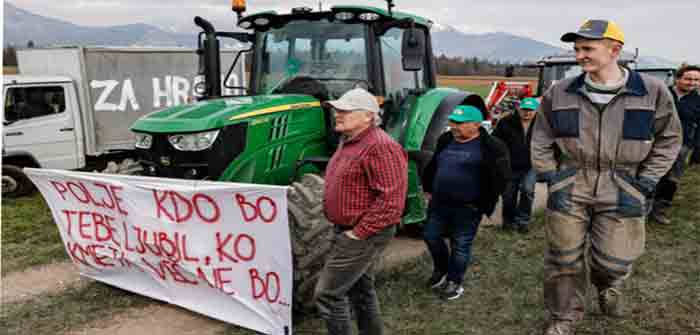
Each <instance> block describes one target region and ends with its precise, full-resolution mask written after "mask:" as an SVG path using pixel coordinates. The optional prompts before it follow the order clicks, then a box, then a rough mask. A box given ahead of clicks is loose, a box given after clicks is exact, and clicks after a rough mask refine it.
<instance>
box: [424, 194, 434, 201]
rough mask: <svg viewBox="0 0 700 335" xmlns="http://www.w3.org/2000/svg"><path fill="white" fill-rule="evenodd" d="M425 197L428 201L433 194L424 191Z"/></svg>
mask: <svg viewBox="0 0 700 335" xmlns="http://www.w3.org/2000/svg"><path fill="white" fill-rule="evenodd" d="M423 197H425V200H428V201H430V200H432V199H433V195H432V194H430V193H428V192H423Z"/></svg>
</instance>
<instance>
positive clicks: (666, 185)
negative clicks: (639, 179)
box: [650, 65, 700, 224]
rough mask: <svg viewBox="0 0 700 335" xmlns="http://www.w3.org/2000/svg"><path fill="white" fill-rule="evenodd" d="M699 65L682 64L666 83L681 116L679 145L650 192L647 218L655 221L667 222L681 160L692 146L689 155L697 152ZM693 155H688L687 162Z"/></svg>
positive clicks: (699, 117) (681, 173)
mask: <svg viewBox="0 0 700 335" xmlns="http://www.w3.org/2000/svg"><path fill="white" fill-rule="evenodd" d="M698 87H700V67H698V66H692V65H691V66H684V67H681V68H680V69H679V70H678V72H677V73H676V84H675V85H674V86H671V87H669V90H670V91H671V94H672V95H673V101H674V102H675V104H676V110H677V111H678V117H679V118H680V119H681V126H682V127H683V147H682V148H681V151H680V153H679V154H678V158H677V159H676V162H675V163H673V167H671V170H669V171H668V172H667V173H666V175H664V176H663V177H662V178H661V180H659V183H658V184H657V185H656V194H655V196H654V206H653V210H652V211H651V213H650V218H651V219H653V220H654V221H655V222H656V223H659V224H670V223H671V219H669V217H668V215H667V213H666V212H667V210H668V208H670V207H671V202H672V201H673V196H674V195H675V194H676V190H677V189H678V183H679V182H680V179H681V177H682V176H683V169H684V166H685V161H686V159H687V158H688V153H689V152H690V151H691V150H693V151H694V152H693V155H695V154H696V153H698V149H699V148H697V147H696V143H695V142H696V139H697V137H698V133H699V131H698V129H697V128H698V126H700V94H698ZM692 163H693V159H692V158H691V164H692Z"/></svg>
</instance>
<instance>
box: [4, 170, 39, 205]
mask: <svg viewBox="0 0 700 335" xmlns="http://www.w3.org/2000/svg"><path fill="white" fill-rule="evenodd" d="M32 192H34V184H32V181H31V180H29V177H27V175H26V174H24V172H22V168H20V167H19V166H15V165H3V166H2V196H3V197H8V198H19V197H21V196H25V195H28V194H31V193H32Z"/></svg>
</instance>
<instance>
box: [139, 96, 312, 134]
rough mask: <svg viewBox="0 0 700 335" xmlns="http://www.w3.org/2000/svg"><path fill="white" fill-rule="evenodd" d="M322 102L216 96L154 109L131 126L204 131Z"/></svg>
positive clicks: (143, 129) (158, 130)
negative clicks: (154, 110) (186, 103)
mask: <svg viewBox="0 0 700 335" xmlns="http://www.w3.org/2000/svg"><path fill="white" fill-rule="evenodd" d="M320 106H321V102H320V101H318V100H317V99H314V98H313V97H311V96H308V95H264V96H248V97H230V98H221V99H213V100H206V101H201V102H197V103H194V104H188V105H180V106H175V107H171V108H168V109H164V110H161V111H158V112H153V113H150V114H148V115H145V116H143V117H142V118H140V119H138V120H136V122H135V123H134V124H133V125H132V126H131V131H134V132H144V133H168V134H171V133H192V132H200V131H206V130H211V129H219V128H223V127H224V126H226V125H229V124H234V123H239V122H241V121H246V120H250V119H255V118H256V117H260V116H263V115H269V114H273V113H278V112H283V111H289V110H294V109H301V108H312V107H320Z"/></svg>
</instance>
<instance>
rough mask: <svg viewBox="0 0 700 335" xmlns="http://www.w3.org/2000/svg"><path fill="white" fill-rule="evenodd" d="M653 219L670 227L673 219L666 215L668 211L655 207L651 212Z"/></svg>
mask: <svg viewBox="0 0 700 335" xmlns="http://www.w3.org/2000/svg"><path fill="white" fill-rule="evenodd" d="M651 218H652V219H654V221H655V222H656V223H658V224H662V225H669V224H671V219H669V218H668V216H667V215H666V209H665V208H664V209H662V208H658V207H654V209H653V210H652V212H651Z"/></svg>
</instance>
